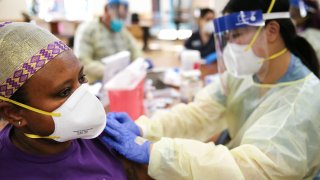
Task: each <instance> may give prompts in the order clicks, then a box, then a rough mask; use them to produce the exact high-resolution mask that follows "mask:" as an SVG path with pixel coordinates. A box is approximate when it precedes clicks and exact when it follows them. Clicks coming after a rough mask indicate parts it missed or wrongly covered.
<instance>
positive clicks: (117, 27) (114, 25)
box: [110, 19, 124, 32]
mask: <svg viewBox="0 0 320 180" xmlns="http://www.w3.org/2000/svg"><path fill="white" fill-rule="evenodd" d="M123 25H124V22H123V20H119V19H112V20H111V22H110V28H111V30H112V31H114V32H120V31H121V29H122V27H123Z"/></svg>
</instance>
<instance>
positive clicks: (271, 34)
mask: <svg viewBox="0 0 320 180" xmlns="http://www.w3.org/2000/svg"><path fill="white" fill-rule="evenodd" d="M265 31H266V36H267V41H268V42H269V43H274V42H276V41H277V40H278V39H279V38H280V37H281V36H280V25H279V23H278V22H277V21H271V22H269V23H268V24H267V26H266V28H265Z"/></svg>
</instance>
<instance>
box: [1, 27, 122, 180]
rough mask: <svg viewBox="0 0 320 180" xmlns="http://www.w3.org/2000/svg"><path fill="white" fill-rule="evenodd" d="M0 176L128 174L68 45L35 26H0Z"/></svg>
mask: <svg viewBox="0 0 320 180" xmlns="http://www.w3.org/2000/svg"><path fill="white" fill-rule="evenodd" d="M0 54H1V57H0V72H1V73H0V117H1V120H4V121H6V122H7V125H6V126H5V127H4V129H2V130H1V131H0V162H1V163H0V174H1V175H0V176H1V179H48V178H50V179H126V174H125V170H124V167H123V165H122V162H120V160H119V159H118V157H117V155H116V153H115V152H114V151H112V150H111V149H110V148H109V147H108V146H106V145H104V144H102V143H101V142H100V140H98V139H97V138H96V137H97V136H99V135H100V134H101V133H102V131H103V129H104V127H105V124H106V115H105V111H104V108H103V106H102V104H101V102H100V101H99V100H98V99H97V98H96V97H95V96H94V95H93V94H91V93H90V92H89V91H88V85H87V84H86V82H87V80H86V77H85V75H84V73H83V66H82V65H81V64H80V62H79V60H78V59H77V58H76V57H75V55H74V54H73V52H72V51H71V49H70V48H69V47H68V46H66V45H65V44H64V43H63V42H62V41H60V40H59V39H57V38H56V37H55V36H53V35H52V34H51V33H50V32H48V31H47V30H44V29H42V28H40V27H38V26H36V25H33V24H30V23H13V22H1V23H0Z"/></svg>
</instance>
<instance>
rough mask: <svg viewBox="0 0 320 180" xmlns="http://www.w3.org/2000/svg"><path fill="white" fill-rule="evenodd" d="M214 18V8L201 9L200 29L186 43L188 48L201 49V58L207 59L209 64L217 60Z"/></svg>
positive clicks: (185, 45)
mask: <svg viewBox="0 0 320 180" xmlns="http://www.w3.org/2000/svg"><path fill="white" fill-rule="evenodd" d="M214 18H215V12H214V11H213V10H212V9H209V8H203V9H200V17H199V19H198V27H199V29H198V30H197V31H195V32H193V33H192V35H191V37H190V38H189V39H188V40H187V41H186V42H185V44H184V47H185V48H187V49H192V50H198V51H200V55H201V58H203V59H205V60H206V62H207V63H208V64H210V63H211V62H212V61H214V60H216V55H215V51H216V50H215V46H214V36H213V24H212V20H213V19H214Z"/></svg>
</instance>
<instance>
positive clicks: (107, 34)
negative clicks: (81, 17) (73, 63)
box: [74, 0, 142, 83]
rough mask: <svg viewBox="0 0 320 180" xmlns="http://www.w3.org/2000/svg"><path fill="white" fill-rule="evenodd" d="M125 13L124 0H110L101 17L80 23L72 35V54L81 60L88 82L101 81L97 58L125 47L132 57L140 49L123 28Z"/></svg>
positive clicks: (139, 54)
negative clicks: (73, 51)
mask: <svg viewBox="0 0 320 180" xmlns="http://www.w3.org/2000/svg"><path fill="white" fill-rule="evenodd" d="M127 14H128V2H127V1H126V0H110V1H109V2H108V3H107V4H106V6H105V8H104V13H103V15H102V17H99V18H96V19H94V20H93V21H90V22H86V23H83V24H81V25H80V27H79V28H78V29H77V32H76V35H75V47H74V48H75V54H76V55H77V57H78V58H79V59H80V60H81V62H83V64H84V66H85V69H84V72H85V73H86V74H87V78H88V82H89V83H94V82H95V81H100V80H102V77H103V73H104V71H105V67H104V64H103V63H102V62H101V59H102V58H104V57H106V56H110V55H113V54H116V53H118V52H120V51H124V50H127V51H129V52H130V53H131V59H132V60H134V59H136V58H138V57H141V56H142V51H141V49H140V47H139V46H138V45H137V42H136V41H135V39H134V37H133V36H132V35H131V34H130V32H129V31H128V30H127V29H126V28H125V20H126V17H127Z"/></svg>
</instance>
